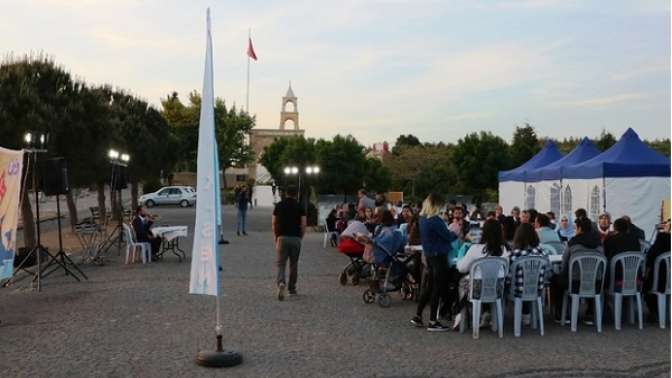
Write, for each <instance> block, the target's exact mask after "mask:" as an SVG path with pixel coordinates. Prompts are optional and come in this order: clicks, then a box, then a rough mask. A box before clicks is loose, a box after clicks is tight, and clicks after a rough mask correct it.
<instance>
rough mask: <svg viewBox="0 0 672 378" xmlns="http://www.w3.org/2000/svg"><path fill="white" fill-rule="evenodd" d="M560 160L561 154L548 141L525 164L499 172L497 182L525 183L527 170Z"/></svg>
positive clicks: (551, 142)
mask: <svg viewBox="0 0 672 378" xmlns="http://www.w3.org/2000/svg"><path fill="white" fill-rule="evenodd" d="M560 158H562V154H561V153H560V151H558V148H557V147H556V145H555V143H554V142H553V141H551V140H549V141H547V142H546V144H545V145H544V148H542V149H541V151H539V152H538V153H537V154H536V155H534V156H533V157H532V158H531V159H530V160H528V161H527V162H526V163H525V164H523V165H521V166H520V167H518V168H514V169H511V170H509V171H501V172H499V181H525V179H526V175H527V172H528V171H529V170H533V169H537V168H541V167H544V166H547V165H548V164H551V163H552V162H554V161H556V160H558V159H560Z"/></svg>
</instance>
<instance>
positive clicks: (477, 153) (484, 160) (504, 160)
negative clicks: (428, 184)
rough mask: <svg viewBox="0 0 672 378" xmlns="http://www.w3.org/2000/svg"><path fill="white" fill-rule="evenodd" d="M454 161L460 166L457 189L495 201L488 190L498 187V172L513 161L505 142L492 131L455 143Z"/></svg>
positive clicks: (482, 198) (476, 197) (472, 135)
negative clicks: (488, 193) (487, 192)
mask: <svg viewBox="0 0 672 378" xmlns="http://www.w3.org/2000/svg"><path fill="white" fill-rule="evenodd" d="M453 161H454V162H455V167H456V169H457V177H458V188H459V189H460V190H461V192H462V193H466V194H472V195H474V198H475V200H476V201H477V202H481V201H485V200H494V198H488V196H486V191H487V190H488V189H496V188H497V183H498V179H497V174H498V172H499V171H501V170H503V169H505V168H507V167H508V166H509V165H510V164H509V163H508V161H509V155H508V153H507V145H506V142H505V141H504V140H503V139H502V138H500V137H498V136H495V135H492V134H491V133H489V132H484V131H481V132H480V133H478V134H477V133H472V134H469V135H467V136H465V137H464V138H462V139H460V140H459V141H458V142H457V145H456V146H455V151H454V153H453Z"/></svg>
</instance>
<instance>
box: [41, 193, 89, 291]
mask: <svg viewBox="0 0 672 378" xmlns="http://www.w3.org/2000/svg"><path fill="white" fill-rule="evenodd" d="M60 197H61V195H60V194H56V217H57V219H58V252H56V255H54V256H53V258H52V259H51V261H49V264H47V266H45V267H44V269H43V270H42V271H43V272H44V271H46V270H47V268H49V267H50V266H52V265H53V264H54V263H56V264H58V265H59V266H60V267H62V268H63V269H64V270H65V275H66V276H68V275H72V277H74V278H75V279H76V280H77V282H81V280H80V279H79V277H77V275H76V274H74V273H73V272H72V271H71V270H70V269H69V268H68V266H72V267H73V268H75V270H77V271H78V272H79V274H81V275H82V277H84V279H86V280H88V279H89V277H87V276H86V274H84V272H82V271H81V270H80V269H79V268H78V267H77V265H75V263H74V262H73V261H72V260H71V259H70V257H69V256H68V255H67V254H66V253H65V251H64V250H63V234H62V232H61V203H60V200H59V198H60ZM59 258H60V262H59ZM58 268H59V267H58V266H54V268H53V269H52V270H50V271H48V272H47V273H44V274H43V275H42V277H43V278H44V277H47V276H48V275H50V274H51V273H53V272H55V271H56V270H58Z"/></svg>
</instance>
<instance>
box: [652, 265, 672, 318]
mask: <svg viewBox="0 0 672 378" xmlns="http://www.w3.org/2000/svg"><path fill="white" fill-rule="evenodd" d="M663 264H665V267H666V268H667V278H666V279H665V283H666V286H665V291H662V292H661V291H658V284H659V283H660V281H659V280H660V278H661V277H660V269H661V267H662V265H663ZM650 293H651V294H655V296H656V297H657V299H658V324H659V326H660V328H663V329H664V328H665V321H666V320H667V318H666V317H667V314H666V312H667V296H668V295H670V252H665V253H661V254H660V255H658V257H656V259H655V260H654V262H653V287H652V288H651V291H650Z"/></svg>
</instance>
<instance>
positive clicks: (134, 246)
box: [123, 223, 152, 264]
mask: <svg viewBox="0 0 672 378" xmlns="http://www.w3.org/2000/svg"><path fill="white" fill-rule="evenodd" d="M123 227H124V238H125V239H126V264H128V263H129V258H130V261H131V262H134V261H135V258H136V253H137V252H138V250H139V251H140V255H141V256H142V263H143V264H146V263H147V262H149V261H151V258H150V254H151V250H152V246H151V244H149V243H138V242H136V241H135V238H134V237H133V231H131V228H130V227H129V226H128V225H127V224H125V223H124V224H123Z"/></svg>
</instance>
